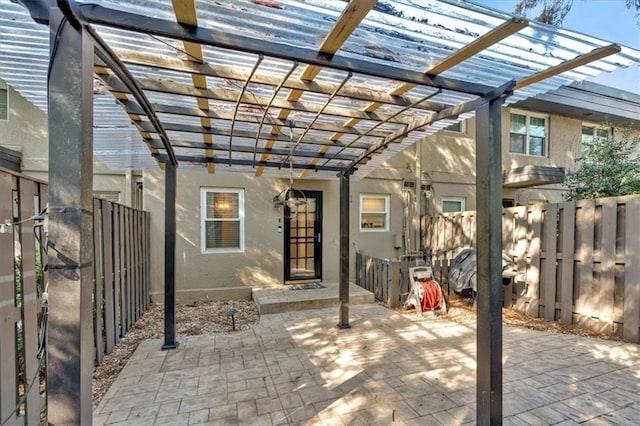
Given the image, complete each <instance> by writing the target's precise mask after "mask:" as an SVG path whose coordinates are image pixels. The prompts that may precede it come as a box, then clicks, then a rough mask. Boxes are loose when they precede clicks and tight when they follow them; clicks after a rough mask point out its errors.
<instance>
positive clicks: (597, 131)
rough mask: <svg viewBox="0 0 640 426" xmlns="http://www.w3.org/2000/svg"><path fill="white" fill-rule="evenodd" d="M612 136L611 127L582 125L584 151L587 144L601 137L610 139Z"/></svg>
mask: <svg viewBox="0 0 640 426" xmlns="http://www.w3.org/2000/svg"><path fill="white" fill-rule="evenodd" d="M610 136H611V129H610V128H608V127H602V126H597V125H594V124H583V125H582V137H581V138H580V141H581V142H582V148H581V149H582V151H584V150H585V149H586V145H587V144H589V143H593V142H595V141H597V140H600V139H608V138H609V137H610Z"/></svg>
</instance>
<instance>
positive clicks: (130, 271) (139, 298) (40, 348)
mask: <svg viewBox="0 0 640 426" xmlns="http://www.w3.org/2000/svg"><path fill="white" fill-rule="evenodd" d="M46 205H47V185H46V184H45V183H43V182H39V181H36V180H33V179H31V178H28V177H25V176H22V175H19V174H16V173H13V172H10V171H8V170H5V169H0V226H1V228H0V424H2V425H5V424H6V425H23V424H28V425H32V424H39V423H40V421H41V419H46V398H45V395H46V339H45V336H46V322H47V313H46V308H45V304H44V301H43V294H45V289H46V283H47V272H46V268H44V265H46V264H47V255H46V247H45V245H46V230H45V226H46V221H45V220H44V217H45V215H44V212H45V211H46ZM93 218H94V249H95V252H94V254H95V258H94V260H95V261H94V274H95V275H94V277H95V278H94V297H93V300H94V309H93V312H94V331H95V334H94V337H95V339H94V345H95V346H94V347H95V359H96V362H97V363H99V362H100V361H101V360H102V358H103V357H104V355H105V354H107V353H110V352H111V350H112V349H113V346H114V344H115V343H116V342H117V341H118V339H120V337H122V336H123V335H124V333H125V332H126V331H127V330H129V329H130V328H131V327H132V326H133V323H134V321H135V320H136V319H137V318H138V317H139V316H140V314H142V312H144V311H145V309H146V308H147V306H148V300H149V296H148V295H149V286H148V277H149V215H148V213H146V212H143V211H139V210H134V209H131V208H129V207H125V206H121V205H119V204H115V203H111V202H109V201H106V200H100V199H94V212H93Z"/></svg>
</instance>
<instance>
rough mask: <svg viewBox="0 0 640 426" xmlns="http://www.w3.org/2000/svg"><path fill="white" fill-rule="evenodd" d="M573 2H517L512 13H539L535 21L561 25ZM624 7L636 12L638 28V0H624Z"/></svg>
mask: <svg viewBox="0 0 640 426" xmlns="http://www.w3.org/2000/svg"><path fill="white" fill-rule="evenodd" d="M572 6H573V0H519V1H518V3H516V5H515V7H514V9H513V13H514V14H516V15H520V16H526V15H527V13H528V12H532V11H534V10H535V11H536V12H539V14H538V16H536V17H535V18H533V19H535V20H536V21H538V22H543V23H545V24H549V25H562V21H564V18H565V17H566V16H567V14H568V13H569V11H570V10H571V7H572ZM625 6H626V7H627V9H629V10H632V11H633V10H634V9H635V11H636V20H637V21H638V26H640V0H626V1H625Z"/></svg>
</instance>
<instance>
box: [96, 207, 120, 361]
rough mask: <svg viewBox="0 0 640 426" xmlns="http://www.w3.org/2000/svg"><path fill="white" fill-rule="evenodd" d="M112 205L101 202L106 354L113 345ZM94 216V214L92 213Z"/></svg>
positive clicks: (114, 336) (114, 329)
mask: <svg viewBox="0 0 640 426" xmlns="http://www.w3.org/2000/svg"><path fill="white" fill-rule="evenodd" d="M112 209H113V204H112V203H111V202H109V201H107V200H103V201H102V232H103V233H102V235H103V244H104V246H103V247H104V248H103V256H102V258H103V261H104V263H103V271H104V312H105V336H106V342H105V343H106V347H105V350H106V353H108V354H110V353H111V351H112V350H113V346H114V345H115V338H116V334H117V333H116V327H115V307H114V300H115V287H114V284H113V277H114V273H113V211H112ZM94 214H95V212H94Z"/></svg>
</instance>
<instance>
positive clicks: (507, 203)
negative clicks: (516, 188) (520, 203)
mask: <svg viewBox="0 0 640 426" xmlns="http://www.w3.org/2000/svg"><path fill="white" fill-rule="evenodd" d="M515 206H516V200H515V199H513V198H503V199H502V207H503V208H505V209H508V208H510V207H515Z"/></svg>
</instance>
